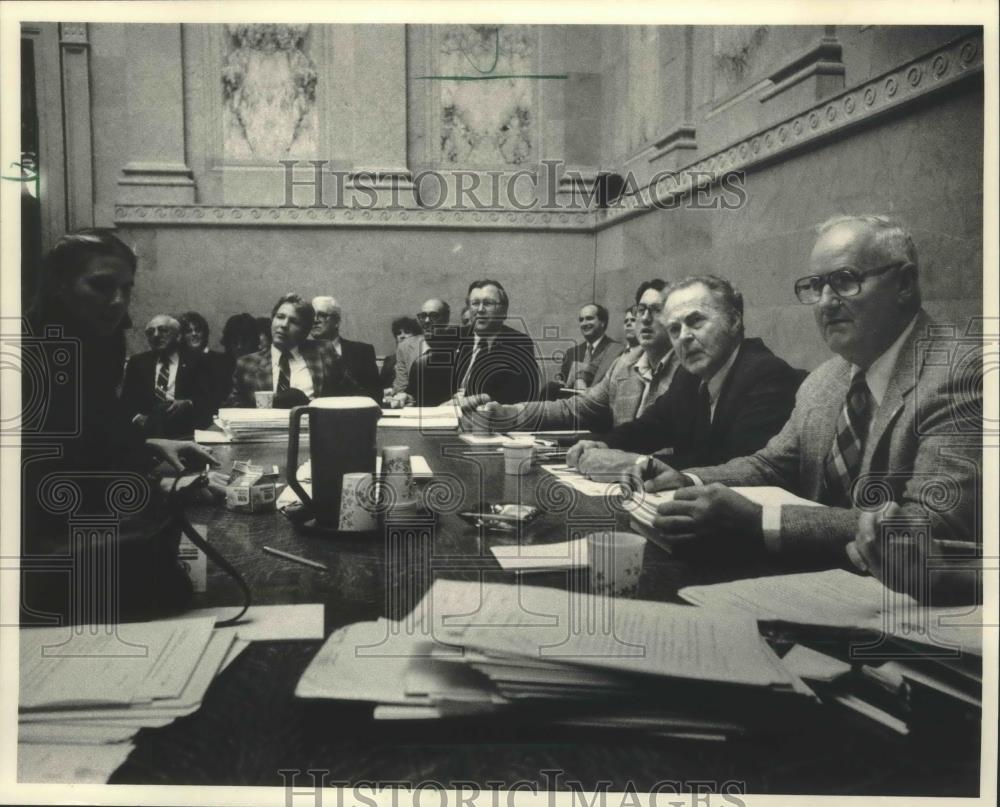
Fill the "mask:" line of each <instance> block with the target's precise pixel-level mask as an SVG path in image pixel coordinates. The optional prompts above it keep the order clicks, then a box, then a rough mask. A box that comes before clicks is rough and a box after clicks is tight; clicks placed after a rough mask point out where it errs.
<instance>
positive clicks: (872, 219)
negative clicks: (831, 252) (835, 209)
mask: <svg viewBox="0 0 1000 807" xmlns="http://www.w3.org/2000/svg"><path fill="white" fill-rule="evenodd" d="M852 224H863V225H865V226H867V227H868V228H869V229H870V230H871V233H872V240H873V243H874V244H875V248H876V249H878V250H879V251H880V252H881V253H882V254H883V255H884V256H885V257H886V258H887V259H889V260H894V261H900V262H905V263H912V264H913V265H914V266H917V247H916V245H915V244H914V243H913V238H912V236H911V235H910V233H909V231H908V230H907V229H906V228H905V227H904V226H903V225H902V224H901V223H900V222H898V221H896V220H895V219H893V218H890V217H889V216H872V215H864V216H834V217H833V218H830V219H827V220H826V221H824V222H823V223H822V224H820V225H819V227H818V228H817V229H818V233H819V235H823V234H824V233H827V232H829V231H830V230H832V229H834V228H836V227H840V226H842V225H852Z"/></svg>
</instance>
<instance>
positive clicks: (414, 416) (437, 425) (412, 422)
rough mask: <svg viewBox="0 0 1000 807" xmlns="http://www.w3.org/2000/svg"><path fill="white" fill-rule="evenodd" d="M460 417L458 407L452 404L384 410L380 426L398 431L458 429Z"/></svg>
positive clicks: (379, 422)
mask: <svg viewBox="0 0 1000 807" xmlns="http://www.w3.org/2000/svg"><path fill="white" fill-rule="evenodd" d="M458 415H459V412H458V407H457V406H455V404H453V403H451V402H448V403H443V404H441V405H440V406H408V407H404V408H403V409H383V410H382V417H381V418H379V421H378V425H379V427H380V428H382V427H388V428H397V429H457V428H458Z"/></svg>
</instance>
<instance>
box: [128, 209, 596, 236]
mask: <svg viewBox="0 0 1000 807" xmlns="http://www.w3.org/2000/svg"><path fill="white" fill-rule="evenodd" d="M594 223H595V220H594V212H593V211H579V210H575V211H565V210H544V209H543V210H532V211H515V210H497V209H493V210H420V209H413V208H402V209H400V208H396V209H367V208H365V209H351V208H342V207H320V208H313V207H242V206H233V205H127V204H119V205H116V206H115V224H116V225H117V226H121V227H127V226H153V227H161V226H176V225H183V226H186V227H264V226H272V227H325V228H331V227H379V228H386V227H391V228H399V229H432V230H440V229H448V230H530V231H548V232H563V231H569V232H582V233H590V232H593V229H594Z"/></svg>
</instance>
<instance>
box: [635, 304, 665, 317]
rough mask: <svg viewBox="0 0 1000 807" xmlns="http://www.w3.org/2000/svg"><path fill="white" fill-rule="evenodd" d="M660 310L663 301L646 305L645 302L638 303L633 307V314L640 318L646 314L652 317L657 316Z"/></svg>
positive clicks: (661, 309)
mask: <svg viewBox="0 0 1000 807" xmlns="http://www.w3.org/2000/svg"><path fill="white" fill-rule="evenodd" d="M661 311H663V303H653V304H652V305H646V304H645V303H639V304H638V305H637V306H636V307H635V315H636V316H637V317H638V318H639V319H642V318H643V317H644V316H646V314H649V315H650V316H652V317H655V316H657V315H658V314H659V313H660V312H661Z"/></svg>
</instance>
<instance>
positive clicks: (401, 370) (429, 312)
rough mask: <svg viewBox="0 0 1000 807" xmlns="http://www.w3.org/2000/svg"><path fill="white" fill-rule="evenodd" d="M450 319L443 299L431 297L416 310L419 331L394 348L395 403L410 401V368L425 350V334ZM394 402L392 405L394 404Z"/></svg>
mask: <svg viewBox="0 0 1000 807" xmlns="http://www.w3.org/2000/svg"><path fill="white" fill-rule="evenodd" d="M450 319H451V308H450V306H449V305H448V303H446V302H445V301H444V300H439V299H437V298H435V297H432V298H431V299H429V300H425V301H424V304H423V305H422V306H420V310H419V311H418V312H417V323H418V324H419V325H420V333H418V334H416V335H415V336H414V337H413V338H412V339H404V340H402V341H400V342H399V345H398V347H397V348H396V375H395V377H394V379H393V382H392V392H393V395H394V396H395V398H396V404H398V405H399V406H402V405H403V404H404V403H408V402H410V401H412V399H413V397H414V394H413V392H411V391H410V389H409V387H410V368H411V367H412V366H413V362H415V361H416V360H417V358H419V357H420V356H422V355H423V354H424V353H426V352H427V350H428V347H427V340H426V336H427V334H428V333H429V332H430V331H431V330H432V329H434V328H440V327H444V326H446V325H448V321H449V320H450ZM396 404H394V405H396Z"/></svg>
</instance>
